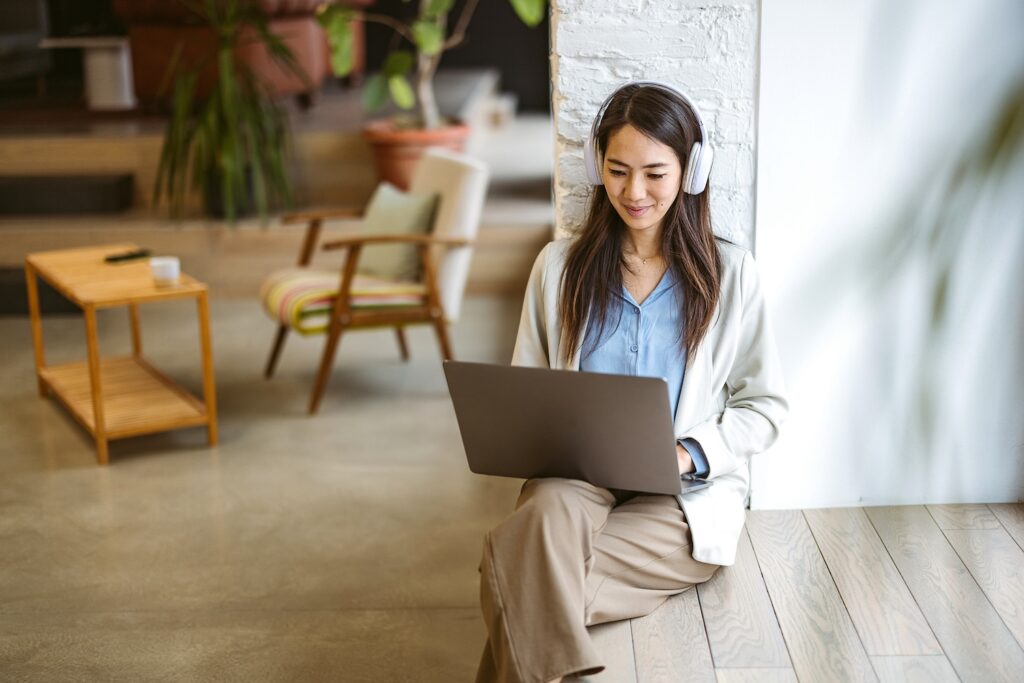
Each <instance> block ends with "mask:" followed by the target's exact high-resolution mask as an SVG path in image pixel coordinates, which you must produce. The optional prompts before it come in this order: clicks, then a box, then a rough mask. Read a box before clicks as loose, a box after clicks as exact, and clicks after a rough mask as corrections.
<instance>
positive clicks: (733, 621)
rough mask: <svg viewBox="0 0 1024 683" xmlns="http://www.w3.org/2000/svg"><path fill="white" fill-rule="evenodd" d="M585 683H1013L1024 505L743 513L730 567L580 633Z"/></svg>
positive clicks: (1022, 628)
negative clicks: (586, 661) (588, 665)
mask: <svg viewBox="0 0 1024 683" xmlns="http://www.w3.org/2000/svg"><path fill="white" fill-rule="evenodd" d="M591 634H592V636H593V638H594V643H595V645H596V646H597V648H598V650H599V651H600V652H602V654H603V655H604V656H605V657H606V664H607V669H606V670H605V671H604V672H602V673H601V674H598V675H596V676H588V677H584V678H583V679H582V680H584V681H588V682H589V683H620V682H629V683H632V682H635V683H660V682H662V681H665V682H666V683H667V682H672V683H678V682H682V681H718V683H726V682H728V683H736V682H746V681H756V682H758V683H760V682H765V683H773V682H775V681H790V682H791V681H812V682H817V681H829V682H832V681H880V682H882V683H887V682H889V681H921V682H922V683H933V682H943V681H979V682H984V683H989V682H990V681H991V682H994V681H1007V682H1014V683H1019V682H1021V681H1024V505H1021V504H1016V505H1010V504H1003V505H928V506H905V507H875V508H832V509H823V510H804V511H757V512H749V513H748V515H747V525H746V529H745V531H744V533H743V536H742V537H741V538H740V544H739V551H738V554H737V562H736V564H735V565H734V566H732V567H725V568H723V569H720V570H719V571H718V573H717V574H716V575H715V576H714V577H713V578H712V579H711V580H710V581H709V582H707V583H706V584H704V585H701V586H698V588H697V590H691V591H687V592H685V593H683V594H681V595H678V596H676V597H674V598H672V599H670V600H669V601H668V602H666V603H665V605H663V606H662V607H661V608H659V609H658V610H657V611H655V612H654V613H653V614H650V615H648V616H646V617H643V618H639V619H632V620H630V621H623V622H618V623H613V624H602V625H601V626H595V627H593V628H592V629H591Z"/></svg>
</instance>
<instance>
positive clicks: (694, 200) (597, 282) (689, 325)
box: [559, 85, 722, 363]
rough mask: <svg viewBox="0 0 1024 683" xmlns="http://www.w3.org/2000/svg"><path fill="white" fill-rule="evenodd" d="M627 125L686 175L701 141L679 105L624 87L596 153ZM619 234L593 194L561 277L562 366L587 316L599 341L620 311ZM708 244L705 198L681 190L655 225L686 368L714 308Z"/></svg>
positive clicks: (713, 264)
mask: <svg viewBox="0 0 1024 683" xmlns="http://www.w3.org/2000/svg"><path fill="white" fill-rule="evenodd" d="M627 124H628V125H631V126H633V127H634V128H636V129H637V130H638V131H640V132H641V133H643V134H644V135H646V136H647V137H649V138H651V139H652V140H656V141H658V142H660V143H662V144H664V145H668V146H669V147H671V148H672V150H673V151H674V152H675V153H676V156H677V157H678V158H679V165H680V167H681V168H683V169H684V171H685V167H686V161H687V159H688V158H689V154H690V148H691V147H692V145H693V143H694V142H695V141H697V140H699V139H700V128H699V126H698V125H697V119H696V117H695V116H694V114H693V111H692V110H691V109H690V107H689V106H688V105H687V104H686V103H685V102H684V101H683V100H682V99H681V98H679V97H678V96H676V95H674V94H671V93H670V92H669V91H667V90H665V89H663V88H659V87H657V86H648V85H627V86H625V87H623V88H622V89H621V90H619V92H618V93H616V95H615V96H614V97H613V98H612V100H611V101H610V102H609V103H608V106H607V107H606V108H605V111H604V115H603V116H602V117H601V123H600V125H599V126H598V129H597V145H598V149H599V151H600V152H601V153H602V154H603V153H604V151H605V150H606V149H607V148H608V140H609V139H610V138H611V136H612V135H613V134H614V133H615V132H616V131H618V130H619V129H620V128H622V127H623V126H625V125H627ZM598 158H601V157H600V156H599V157H598ZM626 229H627V228H626V227H625V225H624V223H623V221H622V219H621V218H620V217H619V214H618V213H617V212H616V211H615V207H613V206H612V204H611V201H610V200H609V199H608V193H607V192H605V191H603V189H602V188H596V189H595V190H594V193H593V195H592V196H591V198H590V206H589V208H588V209H587V217H586V220H585V222H584V224H583V229H582V230H581V231H580V234H579V237H578V238H577V239H576V240H575V241H574V242H573V244H572V246H571V247H570V248H569V253H568V255H567V257H566V262H565V269H564V271H563V272H562V287H561V301H560V303H561V306H560V308H559V317H560V318H561V324H562V335H563V348H564V354H565V356H564V360H565V362H567V363H568V362H569V360H570V359H571V358H572V356H573V353H574V352H575V350H576V349H577V348H578V347H579V346H580V345H581V344H582V340H583V337H584V335H585V333H586V330H585V329H584V324H586V321H587V314H588V313H589V314H590V319H591V324H594V323H596V324H598V325H599V327H598V328H597V329H598V330H599V333H598V336H597V338H598V339H600V338H601V334H602V333H603V330H604V328H605V324H606V323H607V320H608V318H609V316H610V314H611V313H612V312H615V311H621V306H619V305H618V303H617V302H618V296H619V294H618V293H619V292H621V291H622V268H623V267H626V268H628V265H627V264H626V261H625V258H624V256H623V253H622V238H623V235H624V233H625V230H626ZM715 239H716V237H715V235H714V233H712V231H711V205H710V198H709V191H708V190H704V192H702V193H701V194H699V195H688V194H684V192H683V191H682V189H680V190H679V195H678V196H677V197H676V200H675V201H674V202H673V203H672V206H671V207H669V210H668V212H667V213H666V214H665V218H664V222H663V223H662V232H661V249H662V255H663V256H664V257H665V260H666V261H667V262H668V267H669V268H671V269H673V271H674V273H675V274H676V276H677V277H678V278H679V279H680V285H681V286H682V288H683V316H682V323H681V327H682V329H681V330H680V340H681V343H682V346H683V348H685V349H686V359H687V361H690V360H692V359H693V356H694V353H695V352H696V349H697V346H698V345H699V344H700V342H701V340H702V339H703V338H704V335H705V334H706V333H707V331H708V328H710V327H711V320H712V317H713V316H714V314H715V308H716V306H717V305H718V298H719V284H720V282H721V278H722V263H721V258H720V256H719V253H718V245H717V244H716V242H715Z"/></svg>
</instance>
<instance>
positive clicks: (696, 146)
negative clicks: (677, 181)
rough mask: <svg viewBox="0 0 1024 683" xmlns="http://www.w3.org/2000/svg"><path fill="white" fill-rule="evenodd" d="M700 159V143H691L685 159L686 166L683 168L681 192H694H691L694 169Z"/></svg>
mask: <svg viewBox="0 0 1024 683" xmlns="http://www.w3.org/2000/svg"><path fill="white" fill-rule="evenodd" d="M699 161H700V143H699V142H695V143H693V147H691V148H690V156H689V157H687V159H686V168H684V169H683V192H685V193H686V194H694V192H693V179H694V171H696V170H697V166H698V162H699Z"/></svg>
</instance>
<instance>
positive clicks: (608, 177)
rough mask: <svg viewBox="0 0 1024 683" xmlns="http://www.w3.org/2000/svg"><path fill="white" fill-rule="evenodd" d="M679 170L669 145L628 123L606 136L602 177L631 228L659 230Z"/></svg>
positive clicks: (676, 185) (674, 191)
mask: <svg viewBox="0 0 1024 683" xmlns="http://www.w3.org/2000/svg"><path fill="white" fill-rule="evenodd" d="M682 173H683V172H682V168H681V166H680V164H679V158H678V157H676V153H675V152H674V151H672V148H671V147H669V146H668V145H665V144H662V143H660V142H658V141H657V140H652V139H651V138H649V137H647V136H646V135H644V134H643V133H641V132H640V131H638V130H637V129H636V128H634V127H633V126H630V125H629V124H627V125H625V126H623V127H622V128H620V129H619V130H617V131H615V132H614V133H612V135H611V137H610V138H609V139H608V148H607V150H605V154H604V162H603V168H602V169H601V177H602V179H603V180H604V189H605V191H606V192H607V193H608V199H610V200H611V203H612V206H614V207H615V210H616V211H617V212H618V214H619V216H621V217H622V220H623V222H625V224H626V227H628V228H629V229H630V230H636V231H648V230H650V231H653V232H654V233H657V232H659V231H660V230H661V223H662V221H663V220H664V218H665V214H666V213H667V212H668V210H669V207H671V206H672V202H674V201H675V200H676V196H677V195H678V194H679V188H680V186H681V184H682Z"/></svg>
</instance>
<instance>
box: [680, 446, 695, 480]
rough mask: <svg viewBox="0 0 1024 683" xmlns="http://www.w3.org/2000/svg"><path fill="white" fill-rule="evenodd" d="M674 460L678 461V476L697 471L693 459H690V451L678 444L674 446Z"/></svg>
mask: <svg viewBox="0 0 1024 683" xmlns="http://www.w3.org/2000/svg"><path fill="white" fill-rule="evenodd" d="M676 460H678V461H679V474H687V473H689V472H696V471H697V467H696V465H694V464H693V458H691V457H690V451H688V450H686V449H685V448H683V447H682V445H681V444H678V443H677V444H676Z"/></svg>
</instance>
